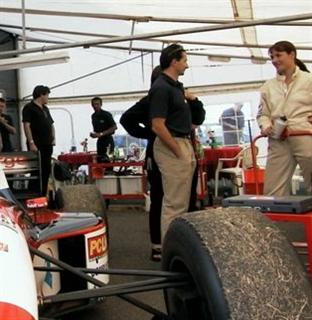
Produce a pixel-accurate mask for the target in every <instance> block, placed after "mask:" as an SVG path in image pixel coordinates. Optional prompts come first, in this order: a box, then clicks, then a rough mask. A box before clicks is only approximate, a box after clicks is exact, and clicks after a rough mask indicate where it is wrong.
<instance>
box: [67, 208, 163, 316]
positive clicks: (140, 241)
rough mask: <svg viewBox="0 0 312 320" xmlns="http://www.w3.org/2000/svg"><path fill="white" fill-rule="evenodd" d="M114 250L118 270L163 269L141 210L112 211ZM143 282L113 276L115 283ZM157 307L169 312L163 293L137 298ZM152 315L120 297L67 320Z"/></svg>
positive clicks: (113, 260)
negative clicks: (154, 258) (153, 253)
mask: <svg viewBox="0 0 312 320" xmlns="http://www.w3.org/2000/svg"><path fill="white" fill-rule="evenodd" d="M108 223H109V235H110V243H109V245H110V248H109V257H110V260H109V261H110V262H109V265H110V267H111V268H118V269H149V270H159V269H160V263H156V262H152V261H150V259H149V256H150V240H149V231H148V214H147V213H146V212H144V211H143V210H138V208H137V207H129V206H125V208H124V209H122V206H118V210H116V209H114V208H113V207H112V208H111V209H110V210H109V211H108ZM138 279H142V277H134V276H131V277H129V276H128V277H125V276H123V277H122V276H113V277H111V282H110V283H111V284H116V283H122V282H128V281H134V280H138ZM133 297H136V298H138V299H140V300H142V301H143V302H145V303H147V304H149V305H152V306H153V307H155V308H157V309H159V310H162V311H165V305H164V299H163V293H162V292H161V291H155V292H148V293H140V294H136V295H133ZM151 318H152V315H150V314H148V313H146V312H145V311H142V310H140V309H138V308H137V307H134V306H132V305H131V304H129V303H127V302H125V301H123V300H121V299H120V298H118V297H109V298H106V300H105V301H104V302H103V303H102V304H99V305H97V306H95V307H92V308H90V309H87V310H84V311H81V312H79V317H78V316H77V314H73V315H71V316H68V317H66V320H74V319H75V320H77V319H79V320H87V319H88V320H102V319H103V320H104V319H105V320H150V319H151Z"/></svg>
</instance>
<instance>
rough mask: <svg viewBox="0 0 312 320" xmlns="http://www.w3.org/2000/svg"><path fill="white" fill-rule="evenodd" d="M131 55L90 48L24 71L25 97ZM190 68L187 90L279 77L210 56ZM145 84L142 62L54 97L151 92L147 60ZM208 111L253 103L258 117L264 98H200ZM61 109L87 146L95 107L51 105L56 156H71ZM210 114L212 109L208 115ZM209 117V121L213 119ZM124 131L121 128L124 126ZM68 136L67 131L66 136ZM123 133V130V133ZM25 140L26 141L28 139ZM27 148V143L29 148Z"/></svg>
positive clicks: (109, 106)
mask: <svg viewBox="0 0 312 320" xmlns="http://www.w3.org/2000/svg"><path fill="white" fill-rule="evenodd" d="M137 55H138V54H137V53H132V54H131V55H130V56H129V54H128V53H126V52H120V51H116V50H105V51H104V50H103V49H98V48H91V49H87V50H85V49H72V50H70V57H71V59H70V62H69V63H66V64H60V65H54V66H44V67H34V68H25V69H21V70H19V83H20V96H21V97H29V95H31V93H32V90H33V88H34V87H35V86H36V85H38V84H44V85H47V86H49V87H51V88H53V87H54V86H55V85H58V84H61V83H63V82H65V81H68V80H71V79H74V78H76V77H79V76H81V75H83V74H87V73H89V72H92V71H96V70H99V69H101V68H103V67H106V66H110V65H113V64H115V63H118V62H121V61H123V60H126V59H128V58H129V57H133V56H137ZM158 59H159V55H158V54H155V56H154V62H155V63H156V61H158ZM203 60H204V62H203ZM189 65H190V68H189V69H188V70H187V71H186V73H185V76H183V77H182V78H181V80H182V81H183V82H184V84H185V87H191V86H196V85H201V84H207V85H208V84H216V83H218V84H220V83H231V82H234V83H235V82H242V81H253V80H264V79H266V78H267V77H271V76H273V74H274V70H273V68H272V67H271V66H270V64H267V65H260V66H259V65H253V64H251V63H250V62H248V61H236V63H232V64H225V63H220V62H210V61H208V59H207V58H205V57H193V56H191V57H190V58H189ZM143 70H144V81H143V76H142V65H141V62H140V59H137V60H135V61H132V62H130V63H127V64H123V65H120V66H118V67H115V68H112V69H110V70H106V71H103V72H101V73H98V74H96V75H93V76H91V77H87V78H85V79H82V80H79V81H75V82H72V83H70V84H66V85H64V86H60V87H58V88H55V89H52V91H51V95H50V96H51V97H52V98H53V97H66V96H81V95H99V94H105V93H115V92H116V93H118V92H125V91H127V92H131V91H139V90H147V89H148V88H149V85H150V80H149V79H150V74H151V70H152V64H151V59H150V57H149V56H146V57H144V68H143ZM200 98H201V99H202V100H203V102H204V103H205V105H206V106H209V105H218V104H226V103H228V104H233V103H234V102H238V101H250V107H251V111H250V112H251V114H250V116H252V117H254V116H255V114H256V110H257V107H258V103H259V99H258V94H257V93H256V92H253V93H250V92H248V93H243V92H242V93H239V94H231V95H217V96H215V95H214V96H209V97H207V96H206V97H205V96H202V97H200ZM134 103H135V101H133V100H132V101H131V100H129V101H122V102H118V103H111V102H109V103H105V102H104V106H103V107H104V108H105V109H106V110H108V111H111V112H113V111H122V110H125V109H127V108H128V107H130V106H131V105H133V104H134ZM60 107H62V108H66V109H67V110H68V111H69V112H70V113H71V114H72V116H73V119H74V130H75V138H76V142H78V144H79V142H80V141H82V140H83V139H84V138H86V137H88V136H89V133H90V131H91V129H92V127H91V121H90V116H91V113H92V108H91V106H90V104H89V103H88V104H86V103H84V104H83V105H57V106H55V107H54V106H53V104H51V105H50V108H51V110H52V115H53V117H54V119H55V127H56V133H57V146H56V148H55V154H58V153H60V152H64V151H68V150H69V149H70V146H71V134H70V132H71V131H70V130H71V129H70V122H69V120H70V119H69V117H68V116H67V115H66V114H65V113H64V111H62V110H55V111H53V108H57V109H59V108H60ZM207 111H208V110H207ZM209 112H211V113H212V116H211V118H212V119H214V118H216V114H219V113H220V109H215V108H214V109H211V111H209ZM209 112H207V116H209ZM119 127H120V125H119ZM67 131H68V132H67ZM118 132H119V133H121V132H122V131H121V130H118ZM24 141H25V140H24ZM24 145H25V144H24ZM89 148H90V149H91V150H94V149H95V144H94V140H92V139H91V140H90V145H89Z"/></svg>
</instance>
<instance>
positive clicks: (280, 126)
mask: <svg viewBox="0 0 312 320" xmlns="http://www.w3.org/2000/svg"><path fill="white" fill-rule="evenodd" d="M286 127H287V118H286V117H280V118H277V119H276V120H274V124H273V133H272V135H271V136H270V138H272V139H280V137H281V135H282V133H283V132H284V130H285V128H286Z"/></svg>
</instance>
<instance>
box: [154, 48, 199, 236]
mask: <svg viewBox="0 0 312 320" xmlns="http://www.w3.org/2000/svg"><path fill="white" fill-rule="evenodd" d="M160 66H161V68H162V70H163V73H162V74H161V75H160V76H159V77H158V78H157V80H156V81H155V82H154V83H153V85H152V87H151V89H150V91H149V99H150V118H151V123H152V130H153V131H154V132H155V134H156V135H157V137H156V139H155V142H154V157H155V161H156V163H157V164H158V166H159V169H160V172H161V177H162V184H163V190H164V199H163V204H162V221H161V233H162V235H161V236H162V239H163V238H164V236H165V234H166V232H167V229H168V227H169V224H170V222H171V221H172V220H173V219H174V218H176V217H177V216H179V215H180V214H182V213H184V212H187V211H188V207H189V200H190V193H191V185H192V177H193V173H194V170H195V166H196V160H195V155H194V150H193V146H192V144H191V140H190V134H191V130H192V117H191V110H190V105H189V104H188V103H187V100H186V98H185V92H184V88H183V85H182V83H180V82H179V81H178V78H179V76H181V75H183V74H184V71H185V70H186V69H187V68H188V65H187V55H186V53H185V50H184V49H183V47H182V46H180V45H177V44H172V45H170V46H168V47H167V48H165V49H163V51H162V52H161V55H160Z"/></svg>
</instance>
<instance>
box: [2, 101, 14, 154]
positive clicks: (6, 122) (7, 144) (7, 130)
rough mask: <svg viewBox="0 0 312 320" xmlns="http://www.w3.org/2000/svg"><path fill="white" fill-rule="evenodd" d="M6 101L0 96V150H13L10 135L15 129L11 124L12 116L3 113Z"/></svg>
mask: <svg viewBox="0 0 312 320" xmlns="http://www.w3.org/2000/svg"><path fill="white" fill-rule="evenodd" d="M5 108H6V101H5V99H4V98H0V133H1V138H2V150H1V151H2V152H11V151H13V147H12V143H11V139H10V135H11V134H15V133H16V129H15V128H14V126H13V121H12V118H11V117H10V116H9V115H8V114H5V113H4V111H5Z"/></svg>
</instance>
